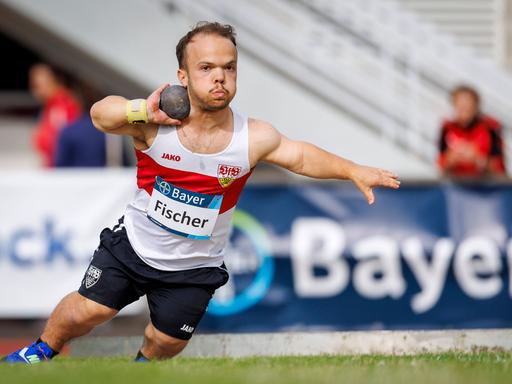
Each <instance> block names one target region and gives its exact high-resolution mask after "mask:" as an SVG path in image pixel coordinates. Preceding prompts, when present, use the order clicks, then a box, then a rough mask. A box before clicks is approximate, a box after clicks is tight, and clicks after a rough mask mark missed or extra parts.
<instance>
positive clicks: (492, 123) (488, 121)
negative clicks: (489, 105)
mask: <svg viewBox="0 0 512 384" xmlns="http://www.w3.org/2000/svg"><path fill="white" fill-rule="evenodd" d="M480 121H482V122H483V123H484V124H485V126H486V127H488V128H491V129H500V128H501V124H500V122H499V121H498V120H496V119H495V118H493V117H491V116H488V115H481V116H480Z"/></svg>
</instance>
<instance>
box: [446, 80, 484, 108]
mask: <svg viewBox="0 0 512 384" xmlns="http://www.w3.org/2000/svg"><path fill="white" fill-rule="evenodd" d="M461 93H467V94H469V95H471V97H472V98H473V99H474V100H475V103H476V105H480V94H479V93H478V91H477V90H476V89H475V88H473V87H471V86H469V85H466V84H461V85H457V86H456V87H455V88H453V89H452V91H451V92H450V96H451V99H452V101H453V100H454V99H455V97H457V96H458V95H459V94H461Z"/></svg>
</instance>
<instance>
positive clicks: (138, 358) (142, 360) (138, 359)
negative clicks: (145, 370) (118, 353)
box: [133, 351, 150, 363]
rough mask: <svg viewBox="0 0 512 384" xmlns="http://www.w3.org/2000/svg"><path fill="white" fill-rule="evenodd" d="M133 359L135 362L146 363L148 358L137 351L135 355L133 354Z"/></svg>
mask: <svg viewBox="0 0 512 384" xmlns="http://www.w3.org/2000/svg"><path fill="white" fill-rule="evenodd" d="M133 361H135V362H137V363H147V362H149V361H150V360H149V359H148V358H147V357H146V356H144V355H143V354H142V352H141V351H139V352H138V353H137V356H135V359H134V360H133Z"/></svg>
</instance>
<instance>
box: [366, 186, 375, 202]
mask: <svg viewBox="0 0 512 384" xmlns="http://www.w3.org/2000/svg"><path fill="white" fill-rule="evenodd" d="M364 195H365V196H366V200H367V201H368V204H369V205H372V204H373V203H374V202H375V196H374V195H373V190H372V189H371V188H367V189H366V190H365V191H364Z"/></svg>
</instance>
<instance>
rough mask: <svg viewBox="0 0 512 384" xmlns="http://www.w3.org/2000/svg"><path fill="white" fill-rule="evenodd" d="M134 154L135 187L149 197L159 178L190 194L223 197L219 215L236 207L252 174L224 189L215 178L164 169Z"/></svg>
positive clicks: (137, 151)
mask: <svg viewBox="0 0 512 384" xmlns="http://www.w3.org/2000/svg"><path fill="white" fill-rule="evenodd" d="M135 154H136V156H137V186H138V187H139V188H140V189H144V190H145V191H146V192H147V193H148V194H149V195H151V194H152V192H153V186H154V184H155V177H156V176H160V177H161V178H162V179H164V180H166V181H168V182H169V183H171V184H173V185H175V186H177V187H179V188H184V189H187V190H189V191H192V192H198V193H204V194H208V195H224V199H223V200H222V206H221V208H220V211H219V213H223V212H226V211H228V210H230V209H231V208H233V207H234V206H235V205H236V203H237V202H238V199H239V197H240V194H241V193H242V189H243V188H244V186H245V183H246V182H247V180H248V179H249V177H250V176H251V174H252V170H251V171H250V172H248V173H246V174H245V175H244V176H242V177H241V178H239V179H235V180H234V181H233V182H232V183H231V184H230V185H229V186H228V187H226V188H224V187H222V186H221V185H220V183H219V180H218V179H217V178H216V177H213V176H208V175H203V174H200V173H195V172H187V171H181V170H177V169H172V168H167V167H164V166H162V165H160V164H158V163H157V162H156V161H155V160H153V158H151V157H150V156H149V155H147V154H145V153H144V152H142V151H139V150H135Z"/></svg>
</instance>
